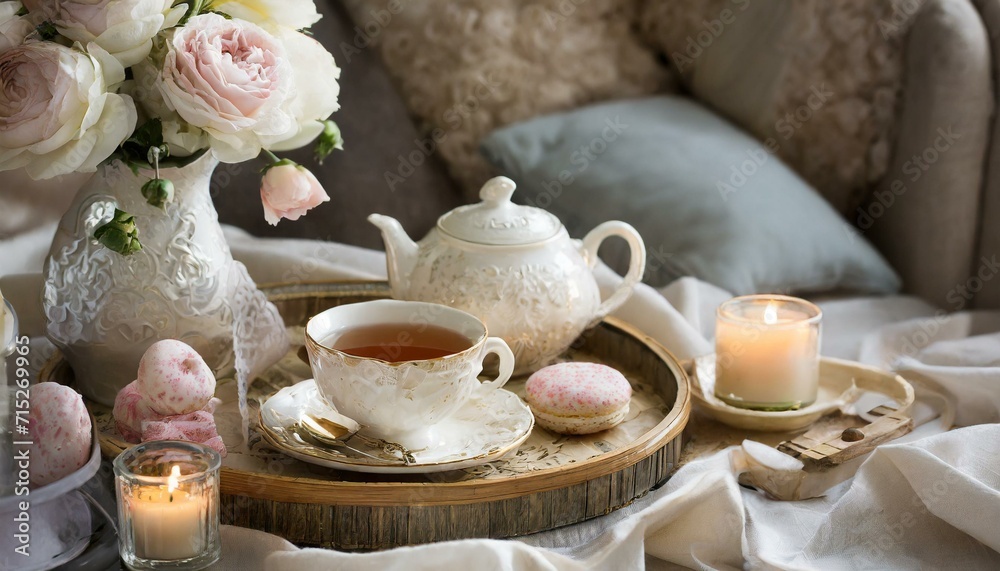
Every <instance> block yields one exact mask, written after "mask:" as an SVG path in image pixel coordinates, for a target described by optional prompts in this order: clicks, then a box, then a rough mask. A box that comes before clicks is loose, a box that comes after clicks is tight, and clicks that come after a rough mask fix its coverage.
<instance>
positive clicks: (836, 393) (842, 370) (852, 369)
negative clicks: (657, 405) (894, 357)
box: [691, 354, 905, 432]
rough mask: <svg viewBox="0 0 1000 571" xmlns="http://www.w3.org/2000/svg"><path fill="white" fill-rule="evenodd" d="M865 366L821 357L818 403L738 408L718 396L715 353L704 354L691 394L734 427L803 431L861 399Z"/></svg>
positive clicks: (697, 361) (696, 361)
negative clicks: (860, 372) (860, 379)
mask: <svg viewBox="0 0 1000 571" xmlns="http://www.w3.org/2000/svg"><path fill="white" fill-rule="evenodd" d="M861 367H862V365H861V364H860V363H848V362H846V361H840V360H837V359H828V358H825V357H824V358H821V359H820V365H819V392H818V393H817V395H816V402H814V403H812V404H811V405H809V406H805V407H802V408H800V409H798V410H782V411H761V410H748V409H744V408H739V407H735V406H732V405H729V404H727V403H725V402H724V401H722V400H721V399H719V398H718V397H717V396H715V355H714V354H712V355H704V356H702V357H697V358H695V359H694V371H693V373H694V374H692V375H691V389H692V390H691V394H692V395H693V396H694V397H695V400H697V401H698V403H699V404H700V405H702V409H703V410H705V412H707V413H708V414H709V415H710V416H711V417H712V418H714V419H715V420H718V421H719V422H721V423H723V424H727V425H729V426H732V427H734V428H741V429H746V430H763V431H768V432H786V431H794V430H802V429H803V428H806V427H807V426H809V425H811V424H812V423H814V422H816V421H817V420H819V419H820V418H822V417H824V416H826V415H828V414H830V413H832V412H834V411H837V410H845V409H847V407H849V406H850V405H851V404H852V403H854V402H855V401H856V400H858V398H859V397H860V396H861V395H862V393H864V390H862V389H861V388H859V387H858V386H857V384H856V379H857V377H859V376H860V375H858V369H859V368H861ZM890 376H894V375H890ZM900 380H902V379H900ZM903 382H905V381H903Z"/></svg>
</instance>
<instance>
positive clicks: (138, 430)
mask: <svg viewBox="0 0 1000 571" xmlns="http://www.w3.org/2000/svg"><path fill="white" fill-rule="evenodd" d="M221 402H222V401H221V400H219V399H217V398H211V399H209V400H208V402H207V403H205V406H204V407H202V408H201V409H199V410H197V411H195V412H192V413H188V414H186V415H165V414H160V413H158V412H156V411H155V410H153V409H152V408H150V406H149V404H148V403H147V402H146V398H145V395H143V394H142V392H141V390H140V388H139V381H137V380H136V381H132V382H131V383H129V384H127V385H125V387H124V388H122V390H120V391H118V396H117V397H115V408H114V410H113V411H112V415H113V416H114V418H115V427H116V428H118V432H119V433H121V435H122V436H123V437H124V438H125V440H127V441H128V442H132V443H137V442H145V441H147V440H170V438H146V437H145V436H144V435H145V433H146V430H145V426H146V425H147V424H148V423H151V422H159V421H166V420H172V419H183V418H186V417H188V416H190V415H195V414H199V413H202V414H207V415H208V418H209V419H212V420H213V422H214V417H213V416H212V414H213V413H214V412H215V407H216V406H218V405H219V403H221ZM181 440H192V441H193V442H200V440H197V439H194V438H191V439H187V438H182V439H181Z"/></svg>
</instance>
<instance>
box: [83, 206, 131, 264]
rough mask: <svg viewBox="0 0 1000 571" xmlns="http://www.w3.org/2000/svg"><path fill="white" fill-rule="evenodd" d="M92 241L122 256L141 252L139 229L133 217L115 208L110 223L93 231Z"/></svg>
mask: <svg viewBox="0 0 1000 571" xmlns="http://www.w3.org/2000/svg"><path fill="white" fill-rule="evenodd" d="M94 239H95V240H97V241H98V242H100V243H101V245H103V246H104V247H105V248H108V249H109V250H111V251H113V252H117V253H119V254H121V255H122V256H130V255H132V254H134V253H136V252H138V251H141V250H142V244H141V243H140V242H139V229H138V228H137V227H136V225H135V217H134V216H132V215H131V214H129V213H128V212H125V211H124V210H119V209H117V208H115V214H114V216H112V217H111V221H110V222H108V223H107V224H103V225H101V226H99V227H98V228H97V230H95V231H94Z"/></svg>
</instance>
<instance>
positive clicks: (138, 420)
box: [112, 380, 163, 442]
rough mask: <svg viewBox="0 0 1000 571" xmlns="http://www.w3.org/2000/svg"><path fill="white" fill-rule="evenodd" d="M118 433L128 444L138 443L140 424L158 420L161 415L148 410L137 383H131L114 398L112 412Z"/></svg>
mask: <svg viewBox="0 0 1000 571" xmlns="http://www.w3.org/2000/svg"><path fill="white" fill-rule="evenodd" d="M112 415H113V416H114V417H115V426H116V427H117V428H118V432H120V433H121V435H122V436H124V437H125V440H127V441H129V442H139V441H140V440H141V438H142V423H143V421H149V420H160V419H162V418H163V415H162V414H159V413H157V412H155V411H154V410H153V409H151V408H149V404H147V403H146V401H145V399H143V397H142V393H141V392H139V381H137V380H136V381H132V382H131V383H129V384H127V385H125V387H124V388H122V390H120V391H118V395H117V396H116V397H115V408H114V410H113V411H112Z"/></svg>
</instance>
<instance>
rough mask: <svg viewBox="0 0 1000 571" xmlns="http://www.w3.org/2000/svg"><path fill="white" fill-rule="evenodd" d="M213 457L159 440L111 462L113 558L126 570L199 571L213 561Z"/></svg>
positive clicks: (196, 447)
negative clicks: (114, 521)
mask: <svg viewBox="0 0 1000 571" xmlns="http://www.w3.org/2000/svg"><path fill="white" fill-rule="evenodd" d="M221 460H222V459H221V458H220V456H219V454H218V453H217V452H215V451H214V450H212V449H211V448H208V447H206V446H202V445H200V444H194V443H192V442H180V441H171V440H159V441H152V442H146V443H144V444H139V445H137V446H133V447H132V448H129V449H128V450H126V451H124V452H122V453H121V454H120V455H119V456H118V458H116V459H115V462H114V467H115V479H116V481H117V485H116V487H117V491H118V544H119V552H120V553H121V556H122V559H123V560H124V562H125V564H126V566H127V567H128V568H130V569H156V568H169V569H174V570H176V571H181V570H194V569H204V568H205V567H207V566H208V565H210V564H212V563H213V562H215V561H217V560H218V559H219V555H220V553H221V547H220V543H219V467H220V466H221Z"/></svg>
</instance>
